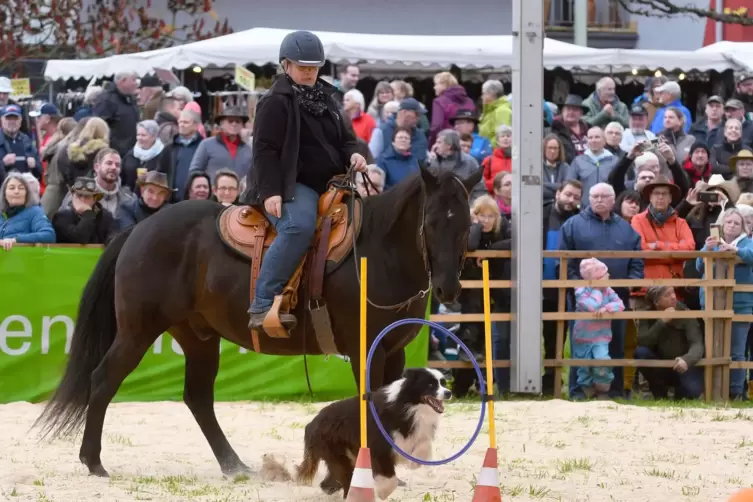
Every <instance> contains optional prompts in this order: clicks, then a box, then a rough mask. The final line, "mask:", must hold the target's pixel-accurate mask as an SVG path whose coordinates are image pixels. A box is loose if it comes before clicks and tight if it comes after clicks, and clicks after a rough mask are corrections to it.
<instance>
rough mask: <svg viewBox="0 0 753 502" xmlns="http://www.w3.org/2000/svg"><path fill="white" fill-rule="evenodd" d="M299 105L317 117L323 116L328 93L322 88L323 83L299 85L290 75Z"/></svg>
mask: <svg viewBox="0 0 753 502" xmlns="http://www.w3.org/2000/svg"><path fill="white" fill-rule="evenodd" d="M288 80H290V85H292V86H293V90H294V91H295V97H296V100H297V101H298V106H300V107H301V108H303V109H304V110H306V111H307V112H309V113H310V114H311V115H314V116H315V117H321V116H322V115H324V112H325V111H326V110H327V95H326V94H324V91H323V90H322V84H321V83H319V82H317V83H316V84H314V85H313V86H306V85H298V84H296V83H295V82H293V80H292V79H290V77H288Z"/></svg>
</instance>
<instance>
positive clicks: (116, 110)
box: [92, 87, 140, 157]
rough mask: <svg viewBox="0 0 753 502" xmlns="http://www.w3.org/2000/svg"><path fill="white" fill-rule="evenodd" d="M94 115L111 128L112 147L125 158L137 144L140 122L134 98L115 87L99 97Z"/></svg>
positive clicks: (93, 111)
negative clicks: (137, 128) (137, 131)
mask: <svg viewBox="0 0 753 502" xmlns="http://www.w3.org/2000/svg"><path fill="white" fill-rule="evenodd" d="M92 113H93V115H94V116H95V117H100V118H102V119H103V120H104V121H105V122H107V125H108V126H110V146H111V147H113V148H114V149H116V150H117V151H118V153H119V154H120V156H121V157H124V156H125V154H126V153H128V150H130V149H131V148H132V147H133V145H134V144H136V124H138V123H139V120H140V115H139V107H138V106H137V105H136V102H135V99H134V97H132V96H126V95H125V94H123V93H122V92H120V91H119V90H118V88H117V87H115V88H113V89H111V90H109V91H105V92H104V93H103V94H102V95H101V96H100V97H99V99H98V100H97V103H96V104H95V105H94V109H93V110H92Z"/></svg>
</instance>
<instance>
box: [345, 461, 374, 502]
mask: <svg viewBox="0 0 753 502" xmlns="http://www.w3.org/2000/svg"><path fill="white" fill-rule="evenodd" d="M345 502H374V473H373V472H372V470H371V450H370V449H368V448H361V449H360V450H358V458H356V468H355V469H354V470H353V478H352V479H351V480H350V490H348V498H346V499H345Z"/></svg>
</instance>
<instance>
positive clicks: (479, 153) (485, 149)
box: [468, 132, 492, 165]
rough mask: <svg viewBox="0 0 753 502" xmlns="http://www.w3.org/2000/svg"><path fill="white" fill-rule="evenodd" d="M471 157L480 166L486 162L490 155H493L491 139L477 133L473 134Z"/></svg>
mask: <svg viewBox="0 0 753 502" xmlns="http://www.w3.org/2000/svg"><path fill="white" fill-rule="evenodd" d="M468 153H469V154H470V156H471V157H473V158H474V159H476V160H477V161H478V164H479V165H481V163H482V162H483V161H484V159H485V158H487V157H488V156H489V155H491V154H492V142H491V141H489V138H485V137H483V136H479V135H478V134H477V133H475V132H474V133H473V143H472V144H471V151H470V152H468Z"/></svg>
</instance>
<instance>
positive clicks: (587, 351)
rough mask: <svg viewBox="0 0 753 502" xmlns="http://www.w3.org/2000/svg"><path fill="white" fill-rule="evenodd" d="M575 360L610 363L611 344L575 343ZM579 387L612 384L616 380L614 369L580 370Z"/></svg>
mask: <svg viewBox="0 0 753 502" xmlns="http://www.w3.org/2000/svg"><path fill="white" fill-rule="evenodd" d="M572 350H573V354H572V356H573V359H583V360H604V361H609V344H608V343H605V342H600V343H582V342H581V343H574V344H573V347H572ZM577 374H578V387H581V388H583V387H592V386H593V384H595V383H599V384H610V383H612V380H614V374H613V373H612V368H609V367H586V368H578V372H577Z"/></svg>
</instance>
